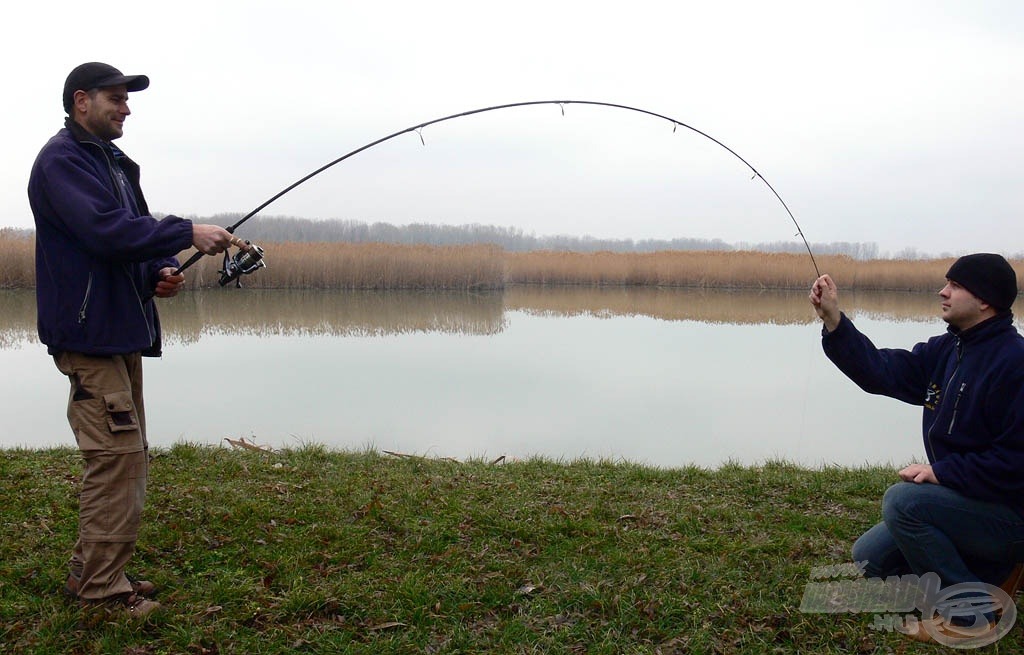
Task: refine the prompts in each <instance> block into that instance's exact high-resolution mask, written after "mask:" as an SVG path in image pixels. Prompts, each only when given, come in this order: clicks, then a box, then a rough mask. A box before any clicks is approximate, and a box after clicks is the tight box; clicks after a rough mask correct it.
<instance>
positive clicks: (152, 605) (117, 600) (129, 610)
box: [79, 593, 160, 620]
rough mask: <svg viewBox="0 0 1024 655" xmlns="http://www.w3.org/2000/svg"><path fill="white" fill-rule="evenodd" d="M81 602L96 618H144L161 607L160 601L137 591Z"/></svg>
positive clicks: (87, 611) (92, 616) (93, 617)
mask: <svg viewBox="0 0 1024 655" xmlns="http://www.w3.org/2000/svg"><path fill="white" fill-rule="evenodd" d="M79 602H80V603H81V606H82V610H83V611H84V612H86V613H87V614H88V615H89V617H90V618H91V619H94V620H95V619H107V618H118V617H125V618H128V619H132V620H136V619H144V618H146V617H147V616H149V615H150V614H152V613H153V612H155V611H156V610H158V609H160V603H158V602H156V601H155V600H149V599H148V598H145V597H143V596H140V595H139V594H135V593H124V594H117V595H116V596H110V597H109V598H101V599H99V600H83V601H79Z"/></svg>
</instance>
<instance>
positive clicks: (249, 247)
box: [217, 237, 267, 289]
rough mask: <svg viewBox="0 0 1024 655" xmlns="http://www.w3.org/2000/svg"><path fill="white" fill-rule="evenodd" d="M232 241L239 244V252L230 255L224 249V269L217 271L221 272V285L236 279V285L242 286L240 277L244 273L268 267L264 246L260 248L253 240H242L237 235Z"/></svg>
mask: <svg viewBox="0 0 1024 655" xmlns="http://www.w3.org/2000/svg"><path fill="white" fill-rule="evenodd" d="M231 243H232V244H234V245H236V246H238V252H237V253H235V256H234V257H229V256H228V251H227V250H225V251H224V269H223V270H220V271H217V272H218V273H220V280H219V282H220V285H221V286H225V285H226V284H228V283H229V282H231V281H232V280H235V287H236V288H239V289H240V288H242V281H241V280H240V279H239V278H240V277H241V276H243V275H251V274H253V273H255V272H256V271H258V270H259V269H261V268H266V266H267V263H266V262H265V261H263V248H260V247H259V246H257V245H256V244H255V243H252V242H251V241H242V240H241V239H239V238H237V237H235V238H234V239H232V240H231Z"/></svg>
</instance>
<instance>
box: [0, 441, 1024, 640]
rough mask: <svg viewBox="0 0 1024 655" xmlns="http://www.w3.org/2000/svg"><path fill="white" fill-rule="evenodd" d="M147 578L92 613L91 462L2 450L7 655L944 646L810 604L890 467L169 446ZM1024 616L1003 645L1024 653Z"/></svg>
mask: <svg viewBox="0 0 1024 655" xmlns="http://www.w3.org/2000/svg"><path fill="white" fill-rule="evenodd" d="M154 454H155V457H154V459H153V461H152V468H151V471H150V484H149V496H148V499H147V507H146V511H145V515H144V524H143V530H142V534H141V537H140V540H139V545H138V551H137V554H136V557H135V559H134V560H133V564H132V569H131V570H132V571H133V572H137V573H144V574H145V576H146V578H147V579H149V580H152V581H153V582H155V583H157V584H158V586H159V587H160V589H161V591H160V594H159V596H158V600H160V601H161V602H162V603H163V605H164V609H163V611H162V612H160V613H159V614H158V615H155V616H154V617H152V618H151V619H149V620H148V621H147V622H145V623H139V624H132V623H108V624H99V625H86V624H85V622H83V621H82V620H81V619H82V615H81V613H80V611H79V609H78V608H77V606H76V605H75V604H73V603H71V602H69V601H68V600H66V599H65V598H63V597H62V596H61V594H60V593H59V590H60V588H61V586H62V584H63V580H64V576H65V571H66V568H65V561H66V558H67V555H68V552H69V550H70V548H71V545H72V543H73V541H74V536H75V533H76V529H77V516H76V512H77V507H76V502H75V492H76V486H77V482H78V475H79V473H80V470H81V467H80V463H79V457H78V453H77V451H73V450H68V449H57V450H45V451H26V450H6V451H0V480H2V483H0V484H2V488H3V490H4V493H3V497H4V499H5V500H4V507H3V512H2V515H0V516H2V523H0V525H2V534H3V539H2V541H0V644H2V645H3V646H2V648H0V650H2V652H4V653H65V652H75V653H125V654H132V655H142V654H150V653H195V654H207V655H214V654H222V653H286V652H287V653H291V652H296V653H608V654H613V653H664V654H668V653H797V652H799V653H851V652H852V653H876V652H877V653H885V652H904V651H906V652H918V651H920V650H924V651H925V652H928V650H929V648H931V647H919V646H917V645H916V644H911V643H910V642H909V641H908V640H907V639H906V638H905V637H901V636H900V635H896V634H887V633H883V632H879V631H877V630H873V629H872V628H871V625H872V619H873V615H870V614H843V615H825V614H805V613H801V612H800V610H799V607H800V602H801V598H802V595H803V590H804V586H805V585H806V584H807V583H808V582H809V581H810V572H811V569H812V568H813V567H817V566H823V565H830V564H841V563H845V562H848V561H849V547H850V544H851V543H852V542H853V541H854V539H855V538H856V537H857V536H858V535H859V534H860V533H861V532H862V531H863V530H864V529H866V528H867V527H868V526H870V525H871V524H872V523H874V522H875V521H876V520H877V518H878V512H879V510H878V503H879V499H880V497H881V495H882V493H883V491H884V490H885V488H886V487H887V486H888V485H889V484H890V483H891V482H892V481H893V479H894V474H893V472H892V471H891V470H883V469H868V468H865V469H856V470H852V469H839V468H829V469H822V470H807V469H802V468H799V467H795V466H791V465H788V464H784V463H771V464H767V465H765V466H761V467H741V466H725V467H722V468H720V469H717V470H705V469H699V468H683V469H673V470H666V469H656V468H649V467H642V466H637V465H631V464H625V463H605V462H593V461H577V462H552V461H546V460H529V461H521V462H507V463H501V464H491V463H488V462H483V461H471V462H463V463H459V462H453V461H448V460H439V459H420V458H404V457H401V458H400V457H391V456H387V455H382V454H377V453H374V452H363V453H352V452H336V451H330V450H327V449H324V448H321V447H317V446H305V447H303V448H300V449H297V450H289V451H283V452H278V453H261V452H252V451H247V450H234V449H226V448H216V447H200V446H193V445H178V446H175V447H173V448H171V449H169V450H161V451H157V452H156V453H154ZM1022 644H1024V639H1021V636H1020V629H1019V628H1014V630H1013V631H1012V632H1011V634H1010V635H1008V636H1007V637H1005V638H1004V639H1002V640H1001V641H1000V642H998V643H997V644H996V646H994V647H990V648H989V649H988V650H989V651H992V650H996V649H998V650H1000V651H1001V652H1007V653H1009V652H1017V651H1019V648H1020V646H1021V645H1022Z"/></svg>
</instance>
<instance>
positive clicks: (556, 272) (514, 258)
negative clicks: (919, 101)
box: [0, 234, 1024, 291]
mask: <svg viewBox="0 0 1024 655" xmlns="http://www.w3.org/2000/svg"><path fill="white" fill-rule="evenodd" d="M261 245H262V246H263V247H264V248H265V249H266V261H267V263H268V266H267V268H265V269H261V270H260V271H258V272H257V273H256V274H255V275H251V276H248V277H246V278H245V285H246V286H248V287H253V288H266V289H376V290H383V289H429V290H465V289H476V290H484V289H505V288H509V287H515V286H527V285H544V286H565V285H573V286H608V287H615V286H634V287H635V286H643V287H690V288H728V289H807V288H809V287H810V284H811V282H812V281H813V280H814V277H815V274H814V266H813V265H812V262H811V259H810V257H808V256H807V255H806V254H784V253H777V254H769V253H762V252H749V251H747V252H701V251H662V252H651V253H613V252H595V253H579V252H560V251H535V252H519V253H516V252H507V251H505V250H502V249H501V248H499V247H497V246H490V245H469V246H444V247H441V246H423V245H396V244H384V243H355V244H354V243H341V242H337V243H264V244H261ZM192 252H194V251H188V252H184V253H181V256H180V259H181V260H182V261H184V260H185V259H187V258H188V257H189V256H190V255H191V254H192ZM952 262H953V260H952V259H928V260H890V259H876V260H869V261H858V260H854V259H851V258H849V257H839V256H828V257H825V256H823V257H818V258H817V264H818V268H819V269H820V270H821V272H823V273H830V274H831V275H832V276H833V277H834V278H835V279H836V280H837V281H838V283H839V284H840V286H841V288H842V289H844V290H861V291H936V290H937V289H938V288H939V287H940V286H941V282H942V280H943V277H944V276H945V274H946V271H947V270H948V269H949V265H950V264H951V263H952ZM1012 263H1014V264H1015V266H1016V268H1017V270H1024V262H1022V261H1014V262H1012ZM222 265H223V261H222V257H220V256H217V257H204V258H202V259H201V260H200V261H199V262H198V263H197V264H196V265H195V266H193V267H192V268H191V269H190V270H189V273H188V285H189V286H190V288H205V287H215V286H217V283H218V280H219V278H220V275H219V273H218V271H219V270H220V269H221V268H222ZM34 266H35V264H34V241H33V240H32V239H25V238H13V237H4V236H3V235H2V234H0V288H7V289H11V288H15V289H17V288H29V287H32V286H33V285H34V284H35V272H34V271H35V269H34Z"/></svg>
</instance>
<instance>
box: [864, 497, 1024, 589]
mask: <svg viewBox="0 0 1024 655" xmlns="http://www.w3.org/2000/svg"><path fill="white" fill-rule="evenodd" d="M882 518H883V519H884V520H883V522H882V523H879V524H878V525H876V526H875V527H873V528H871V529H870V530H868V531H867V532H865V533H864V534H863V535H861V537H860V539H858V540H857V541H856V543H854V544H853V560H854V561H855V562H865V568H864V573H865V575H866V576H867V577H869V578H886V577H889V576H892V575H896V576H899V575H905V574H908V573H914V574H916V575H918V576H921V575H924V574H925V573H929V572H933V573H935V574H937V575H938V576H939V578H940V579H941V580H942V586H943V587H948V586H951V585H955V584H959V583H962V582H984V583H986V584H992V585H1000V584H1002V583H1003V581H1004V580H1005V579H1006V578H1007V577H1008V576H1009V574H1010V571H1011V570H1012V569H1013V566H1014V564H1015V563H1016V562H1017V561H1020V558H1021V557H1022V554H1021V553H1020V552H1018V550H1019V549H1020V548H1021V547H1022V546H1024V517H1022V516H1020V515H1019V514H1017V512H1015V511H1014V510H1012V509H1010V508H1009V507H1007V506H1005V505H1000V504H997V503H989V502H985V501H981V500H975V499H972V498H968V497H966V496H964V495H962V494H960V493H958V492H956V491H953V490H952V489H949V488H948V487H943V486H942V485H938V484H916V483H914V482H899V483H897V484H894V485H893V486H891V487H889V488H888V489H887V490H886V492H885V496H884V497H883V498H882Z"/></svg>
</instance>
